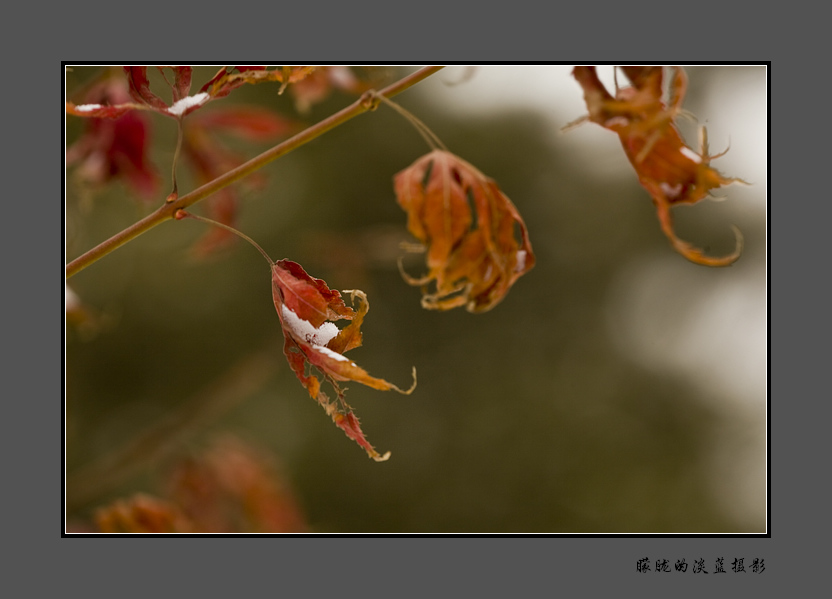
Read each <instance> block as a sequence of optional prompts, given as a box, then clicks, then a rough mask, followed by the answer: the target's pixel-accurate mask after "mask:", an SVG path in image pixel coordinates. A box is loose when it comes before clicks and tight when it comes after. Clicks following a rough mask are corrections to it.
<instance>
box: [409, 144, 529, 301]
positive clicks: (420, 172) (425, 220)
mask: <svg viewBox="0 0 832 599" xmlns="http://www.w3.org/2000/svg"><path fill="white" fill-rule="evenodd" d="M394 186H395V191H396V197H397V200H398V202H399V205H400V206H401V207H402V208H403V209H404V210H405V212H407V228H408V230H409V231H410V232H411V233H412V234H413V235H414V236H415V237H416V238H417V239H418V240H419V241H421V242H422V243H423V244H424V245H426V246H427V258H426V261H427V268H428V274H427V275H425V276H424V277H421V278H413V277H410V276H408V275H407V274H406V273H404V272H402V275H403V276H404V278H405V280H406V281H407V282H408V283H410V284H411V285H421V286H422V287H423V295H422V306H423V307H425V308H428V309H431V310H449V309H451V308H456V307H458V306H465V308H466V310H468V311H469V312H475V313H476V312H485V311H487V310H490V309H491V308H493V307H494V306H495V305H497V304H498V303H499V302H500V301H501V300H502V299H503V297H505V295H506V293H508V290H509V288H510V287H511V286H512V285H513V284H514V282H515V281H516V280H517V279H518V278H519V277H520V276H521V275H523V274H525V273H527V272H528V271H529V270H530V269H531V268H532V266H534V262H535V257H534V253H533V252H532V247H531V243H530V242H529V237H528V233H527V231H526V225H525V223H524V222H523V219H522V218H521V217H520V214H519V213H518V212H517V209H516V208H515V207H514V204H512V203H511V200H509V199H508V197H506V196H505V194H503V192H502V191H500V188H499V187H498V186H497V183H496V182H495V181H494V180H493V179H490V178H488V177H486V176H485V175H483V174H482V173H481V172H480V171H478V170H477V169H476V168H474V167H473V166H472V165H470V164H468V163H467V162H465V161H464V160H462V159H461V158H459V157H457V156H455V155H453V154H451V153H450V152H447V151H444V150H434V151H433V152H431V153H429V154H426V155H425V156H422V157H421V158H419V159H418V160H417V161H416V162H414V163H413V164H412V165H410V166H409V167H408V168H406V169H404V170H403V171H401V172H400V173H398V174H397V175H396V176H395V179H394ZM518 232H519V239H518ZM431 282H434V283H435V286H436V289H435V291H433V292H430V291H429V290H428V285H429V284H430V283H431Z"/></svg>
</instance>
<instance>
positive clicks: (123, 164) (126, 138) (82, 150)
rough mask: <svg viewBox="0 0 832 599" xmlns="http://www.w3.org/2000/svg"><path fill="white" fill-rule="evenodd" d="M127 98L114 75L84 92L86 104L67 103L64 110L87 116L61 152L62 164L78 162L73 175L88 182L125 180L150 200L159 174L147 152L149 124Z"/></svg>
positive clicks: (123, 83) (93, 183) (121, 84)
mask: <svg viewBox="0 0 832 599" xmlns="http://www.w3.org/2000/svg"><path fill="white" fill-rule="evenodd" d="M129 99H130V96H129V95H128V91H127V86H126V85H125V82H124V81H123V80H120V79H116V78H108V79H107V80H106V81H103V82H101V83H100V84H98V85H95V86H93V87H92V88H91V89H90V90H89V92H87V94H86V95H85V100H86V101H87V102H88V104H83V105H81V106H75V105H74V104H71V103H69V102H68V103H67V112H68V113H70V114H77V115H79V116H88V117H96V116H97V117H105V118H90V119H89V120H87V121H86V122H85V130H84V133H83V135H82V136H81V137H80V138H79V139H78V140H77V141H76V142H75V143H74V144H72V145H71V146H70V147H69V148H67V151H66V164H67V166H71V165H78V169H77V176H78V177H79V178H80V179H82V180H83V181H85V182H86V183H89V184H92V185H104V184H106V183H109V182H110V181H111V180H113V179H116V178H124V179H125V180H126V181H127V183H128V184H129V185H130V187H132V188H133V190H135V191H136V193H138V194H139V195H140V196H141V197H143V198H145V199H147V198H151V197H152V196H153V194H154V193H155V192H156V190H157V189H158V185H159V176H158V175H157V173H156V171H155V169H154V168H153V166H152V164H151V163H150V160H149V159H148V156H147V153H148V150H149V147H150V123H149V122H148V120H147V117H146V116H145V115H144V114H142V113H141V112H135V111H134V109H135V108H141V106H139V105H136V104H129V103H127V102H128V101H129Z"/></svg>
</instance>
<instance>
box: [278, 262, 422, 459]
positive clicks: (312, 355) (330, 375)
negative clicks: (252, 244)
mask: <svg viewBox="0 0 832 599" xmlns="http://www.w3.org/2000/svg"><path fill="white" fill-rule="evenodd" d="M345 293H349V294H350V297H351V300H352V302H353V303H355V301H356V298H357V299H358V300H359V301H360V304H359V306H358V310H357V311H356V310H354V309H353V308H350V307H348V306H347V305H346V304H345V303H344V300H343V298H342V297H341V294H340V293H339V292H338V291H336V290H333V289H330V288H329V286H328V285H327V284H326V282H325V281H323V280H322V279H315V278H313V277H310V276H309V275H308V274H307V273H306V271H304V270H303V268H302V267H301V266H300V265H299V264H297V263H296V262H291V261H289V260H280V261H279V262H277V263H275V265H274V266H273V268H272V296H273V299H274V305H275V308H276V309H277V315H278V317H279V318H280V324H281V326H282V328H283V336H284V347H283V351H284V353H285V355H286V359H287V360H288V362H289V366H290V367H291V368H292V370H293V372H294V373H295V376H296V377H297V378H298V380H299V381H300V382H301V383H302V384H303V386H304V387H306V389H307V391H308V392H309V395H310V396H311V397H312V398H314V399H315V400H316V401H318V403H320V404H321V406H322V407H323V408H324V410H325V411H326V413H327V414H328V415H329V416H330V417H331V418H332V420H333V422H334V423H335V424H336V426H338V427H339V428H341V429H342V430H343V431H344V432H345V434H346V435H347V436H348V437H349V438H351V439H353V440H354V441H356V442H357V443H358V444H359V445H361V446H362V447H363V448H364V449H365V451H366V452H367V455H369V456H370V457H371V458H373V459H374V460H376V461H384V460H386V459H387V458H388V457H389V456H390V454H389V452H387V453H385V454H384V455H381V454H379V453H378V452H377V451H376V450H375V449H374V448H373V446H372V445H370V443H369V442H368V441H367V439H366V437H365V436H364V433H363V432H362V430H361V427H360V426H359V425H358V419H357V417H356V416H355V414H354V412H353V410H352V408H351V407H350V406H349V405H348V404H347V403H346V401H345V399H344V390H343V389H342V388H341V386H340V385H339V383H341V382H345V381H355V382H358V383H361V384H362V385H366V386H368V387H372V388H373V389H378V390H381V391H388V390H394V391H398V392H399V393H403V394H409V393H411V392H412V391H413V389H414V388H415V386H416V371H415V369H414V371H413V378H414V381H413V386H411V387H410V389H407V390H402V389H400V388H399V387H397V386H396V385H394V384H393V383H390V382H388V381H386V380H384V379H380V378H376V377H373V376H370V374H369V373H367V371H366V370H364V369H363V368H361V367H360V366H358V365H357V364H356V363H355V362H353V361H352V360H350V359H349V358H347V357H346V356H345V355H344V353H346V352H347V351H349V350H351V349H354V348H356V347H359V346H360V345H361V342H362V335H361V325H362V323H363V321H364V317H365V315H366V314H367V311H368V310H369V303H368V301H367V296H366V295H365V294H364V292H363V291H359V290H350V291H348V292H345ZM338 320H349V321H350V323H349V324H348V325H347V326H346V327H344V328H343V329H339V328H338V327H337V326H336V325H335V322H336V321H338ZM313 368H314V370H315V371H317V372H318V373H319V375H320V376H322V377H323V378H324V379H325V380H326V381H327V382H328V383H329V384H330V385H331V386H332V388H333V389H334V390H335V392H336V394H337V396H338V397H337V403H333V402H331V401H330V400H329V398H328V397H327V395H326V394H325V393H324V392H323V391H321V383H320V381H319V380H318V376H317V375H315V374H312V373H311V372H309V373H308V374H307V369H310V370H311V369H313Z"/></svg>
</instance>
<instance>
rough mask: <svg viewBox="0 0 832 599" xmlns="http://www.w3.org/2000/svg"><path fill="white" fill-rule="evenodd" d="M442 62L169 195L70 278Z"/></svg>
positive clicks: (72, 267)
mask: <svg viewBox="0 0 832 599" xmlns="http://www.w3.org/2000/svg"><path fill="white" fill-rule="evenodd" d="M442 68H444V67H442V66H429V67H423V68H421V69H419V70H418V71H416V72H414V73H411V74H410V75H408V76H407V77H403V78H402V79H400V80H399V81H397V82H396V83H393V84H392V85H389V86H387V87H385V88H384V89H382V90H381V91H379V92H372V93H369V92H368V93H367V94H364V95H363V96H362V97H361V98H359V99H358V100H357V101H355V102H353V103H352V104H350V105H349V106H347V107H346V108H344V109H342V110H340V111H338V112H336V113H335V114H333V115H331V116H329V117H327V118H325V119H324V120H322V121H320V122H319V123H317V124H315V125H312V126H311V127H309V128H308V129H306V130H304V131H302V132H300V133H298V134H297V135H295V136H294V137H291V138H289V139H287V140H286V141H284V142H282V143H280V144H278V145H276V146H274V147H273V148H271V149H269V150H266V151H265V152H263V153H262V154H260V155H259V156H255V157H254V158H252V159H251V160H249V161H248V162H245V163H243V164H241V165H240V166H238V167H237V168H234V169H232V170H230V171H228V172H227V173H225V174H224V175H220V176H219V177H217V178H216V179H214V180H213V181H210V182H209V183H206V184H205V185H203V186H202V187H198V188H197V189H195V190H194V191H192V192H190V193H188V194H185V195H183V196H181V197H179V198H176V199H174V198H169V201H167V202H165V204H164V205H162V206H161V207H160V208H159V209H158V210H156V211H155V212H153V213H152V214H149V215H148V216H146V217H145V218H143V219H142V220H140V221H139V222H137V223H134V224H133V225H131V226H129V227H127V228H126V229H124V230H123V231H120V232H119V233H117V234H115V235H113V236H112V237H111V238H110V239H108V240H106V241H104V242H102V243H100V244H99V245H97V246H96V247H94V248H92V249H91V250H89V251H88V252H86V253H84V254H82V255H81V256H79V257H78V258H76V259H75V260H72V261H71V262H70V263H69V264H67V266H66V278H67V279H68V278H70V277H71V276H73V275H75V274H77V273H79V272H81V271H82V270H83V269H85V268H86V267H87V266H89V265H90V264H92V263H94V262H96V261H98V260H100V259H101V258H103V257H104V256H106V255H107V254H109V253H111V252H113V251H114V250H115V249H117V248H119V247H120V246H122V245H124V244H125V243H127V242H128V241H131V240H133V239H135V238H136V237H138V236H139V235H142V234H143V233H146V232H147V231H149V230H150V229H152V228H153V227H155V226H157V225H159V224H161V223H163V222H165V221H166V220H170V219H172V218H174V215H175V214H176V211H177V210H181V209H183V208H187V207H188V206H191V205H193V204H196V203H197V202H199V201H202V200H204V199H205V198H207V197H208V196H210V195H212V194H214V193H216V192H217V191H219V190H220V189H223V188H224V187H228V186H229V185H231V184H232V183H236V182H237V181H239V180H240V179H242V178H244V177H247V176H248V175H250V174H251V173H253V172H255V171H256V170H258V169H260V168H262V167H263V166H265V165H266V164H268V163H270V162H272V161H273V160H276V159H278V158H280V157H281V156H283V155H285V154H288V153H289V152H291V151H292V150H295V149H297V148H299V147H300V146H302V145H304V144H307V143H309V142H310V141H312V140H313V139H315V138H317V137H320V136H321V135H323V134H324V133H326V132H328V131H330V130H332V129H334V128H335V127H338V126H339V125H342V124H344V123H346V122H347V121H349V120H350V119H352V118H354V117H356V116H358V115H359V114H363V113H364V112H367V111H368V110H371V109H372V108H373V107H374V106H375V103H374V102H373V101H372V100H373V96H374V95H381V96H384V97H388V98H389V97H391V96H395V95H397V94H400V93H401V92H403V91H405V90H407V89H408V88H410V87H412V86H413V85H415V84H417V83H419V82H420V81H423V80H424V79H426V78H428V77H430V76H431V75H433V74H434V73H436V72H438V71H439V70H441V69H442Z"/></svg>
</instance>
